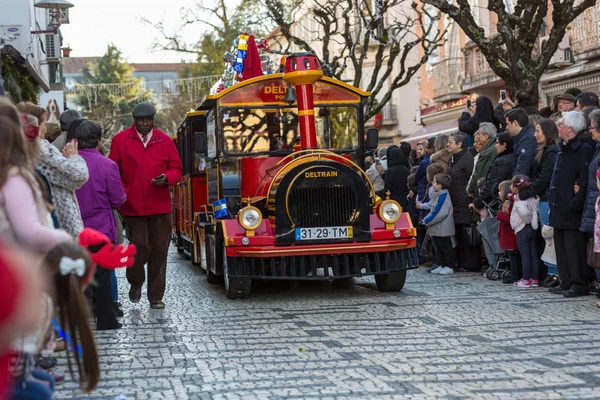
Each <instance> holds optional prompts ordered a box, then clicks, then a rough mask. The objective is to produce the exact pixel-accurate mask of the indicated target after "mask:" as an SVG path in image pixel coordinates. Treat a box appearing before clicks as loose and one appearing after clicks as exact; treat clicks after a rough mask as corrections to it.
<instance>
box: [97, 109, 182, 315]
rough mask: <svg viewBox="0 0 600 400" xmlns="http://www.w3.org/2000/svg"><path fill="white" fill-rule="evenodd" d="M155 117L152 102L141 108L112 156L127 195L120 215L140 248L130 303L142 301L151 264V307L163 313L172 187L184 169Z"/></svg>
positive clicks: (118, 137)
mask: <svg viewBox="0 0 600 400" xmlns="http://www.w3.org/2000/svg"><path fill="white" fill-rule="evenodd" d="M155 114H156V109H155V108H154V106H153V105H152V104H150V103H139V104H138V105H136V106H135V107H134V109H133V112H132V115H133V120H134V122H133V125H132V126H131V127H130V128H128V129H125V130H124V131H122V132H120V133H118V134H117V135H116V136H115V137H114V139H113V140H112V145H111V149H110V155H109V158H110V159H111V160H113V161H114V162H116V163H117V165H118V166H119V171H120V174H121V180H122V181H123V188H124V189H125V195H126V196H127V200H126V201H125V204H123V206H122V207H121V210H120V212H121V215H122V216H123V217H124V223H125V224H126V225H127V226H128V228H129V241H130V242H131V243H133V244H135V245H136V247H137V256H136V258H135V263H134V264H133V266H132V267H131V268H128V269H127V280H128V281H129V284H130V285H131V289H130V290H129V299H130V300H131V301H132V302H133V303H137V302H139V301H140V299H141V298H142V286H143V285H144V281H145V273H144V265H145V264H146V263H147V264H148V294H147V295H148V300H149V301H150V307H152V308H155V309H163V308H165V304H164V303H163V301H162V300H163V296H164V293H165V282H166V268H167V252H168V250H169V241H170V238H171V227H172V216H171V193H170V191H169V186H173V185H175V184H177V183H178V182H179V181H180V180H181V173H182V166H181V160H180V158H179V154H178V153H177V148H176V147H175V143H174V142H173V140H172V139H171V138H170V137H169V136H168V135H167V134H166V133H164V132H161V131H159V130H158V129H156V128H155V127H154V115H155Z"/></svg>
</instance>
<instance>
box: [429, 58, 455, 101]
mask: <svg viewBox="0 0 600 400" xmlns="http://www.w3.org/2000/svg"><path fill="white" fill-rule="evenodd" d="M462 70H463V66H462V58H452V59H446V60H443V61H440V62H439V63H437V64H435V65H434V66H433V69H432V75H433V97H434V98H436V99H438V98H442V97H446V96H453V95H456V96H460V93H461V83H462V82H461V72H462ZM448 100H449V99H448Z"/></svg>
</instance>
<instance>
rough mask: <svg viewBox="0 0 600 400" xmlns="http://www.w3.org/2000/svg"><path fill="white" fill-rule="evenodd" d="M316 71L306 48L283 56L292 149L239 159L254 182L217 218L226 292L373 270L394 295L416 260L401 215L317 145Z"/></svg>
mask: <svg viewBox="0 0 600 400" xmlns="http://www.w3.org/2000/svg"><path fill="white" fill-rule="evenodd" d="M321 77H322V73H321V71H320V67H319V65H318V61H317V59H316V57H314V56H313V55H312V54H309V53H298V54H294V55H291V56H289V57H288V58H287V60H286V66H285V72H284V75H283V79H284V80H286V81H287V82H289V83H290V84H291V85H293V87H294V88H295V91H296V93H297V99H298V100H297V101H298V116H299V128H300V129H299V132H300V143H299V146H298V148H296V151H294V152H292V153H291V154H289V155H287V156H286V157H283V158H282V159H280V160H279V161H278V162H277V163H275V164H274V165H272V166H270V167H268V168H264V166H262V168H261V164H260V163H261V159H258V158H248V159H243V160H241V164H242V169H241V180H242V182H244V180H245V179H248V180H250V179H252V178H251V177H253V176H254V177H256V176H260V182H259V183H258V185H256V187H255V188H254V189H255V190H254V192H253V196H248V197H247V198H244V199H243V200H242V201H243V203H244V204H245V205H244V206H243V207H241V208H240V210H239V212H238V213H237V216H236V217H235V219H223V220H220V221H218V224H220V226H221V229H218V230H217V231H218V232H221V233H222V236H223V241H222V243H223V253H222V254H223V256H222V274H223V276H224V280H225V287H226V293H227V296H228V297H229V298H245V297H247V296H248V295H249V293H250V290H251V283H252V280H253V279H292V280H318V279H342V278H349V277H357V276H363V275H375V279H376V283H377V287H378V288H379V290H382V291H396V290H401V289H402V288H403V286H404V282H405V279H406V271H407V270H408V269H412V268H416V267H417V265H418V262H417V254H416V239H415V236H416V230H415V229H414V227H413V226H412V224H411V221H410V217H409V216H408V214H407V213H405V212H403V210H402V208H401V207H400V205H399V204H398V203H397V202H395V201H393V200H389V199H385V200H381V199H379V198H378V197H377V196H376V194H375V192H374V189H373V187H372V185H371V182H370V181H369V178H368V177H367V176H366V174H365V173H364V171H363V170H362V169H361V168H360V167H359V166H358V165H357V164H356V163H355V162H353V161H352V159H351V158H350V157H347V156H344V155H343V154H338V153H336V152H332V151H328V150H324V149H318V148H316V147H317V146H316V143H317V141H316V135H315V121H314V105H313V97H312V96H313V88H312V85H313V83H314V82H316V81H318V80H319V79H321ZM263 160H264V159H263ZM255 179H256V178H255Z"/></svg>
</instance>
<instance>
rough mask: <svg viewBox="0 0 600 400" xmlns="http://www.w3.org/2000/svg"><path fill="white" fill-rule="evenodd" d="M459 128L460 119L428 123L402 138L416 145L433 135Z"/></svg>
mask: <svg viewBox="0 0 600 400" xmlns="http://www.w3.org/2000/svg"><path fill="white" fill-rule="evenodd" d="M457 130H458V121H457V120H452V121H444V122H438V123H436V124H431V125H426V126H424V127H422V128H421V129H419V130H418V131H416V132H414V133H413V134H411V135H408V136H407V137H405V138H402V141H403V142H408V143H410V144H411V145H415V144H416V143H417V142H419V141H421V140H426V139H428V138H429V137H431V136H437V135H440V134H443V133H450V132H454V131H457Z"/></svg>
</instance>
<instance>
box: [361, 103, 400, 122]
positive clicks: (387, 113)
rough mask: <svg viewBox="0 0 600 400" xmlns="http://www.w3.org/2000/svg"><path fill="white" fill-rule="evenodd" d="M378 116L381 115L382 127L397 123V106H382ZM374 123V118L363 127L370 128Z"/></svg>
mask: <svg viewBox="0 0 600 400" xmlns="http://www.w3.org/2000/svg"><path fill="white" fill-rule="evenodd" d="M379 114H382V115H383V118H382V119H381V125H382V126H391V125H395V124H397V123H398V106H397V105H395V104H389V103H388V104H386V105H384V106H383V108H382V109H381V111H379ZM374 122H375V117H372V118H371V119H370V120H368V121H367V122H366V123H365V126H367V127H371V126H373V123H374Z"/></svg>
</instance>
